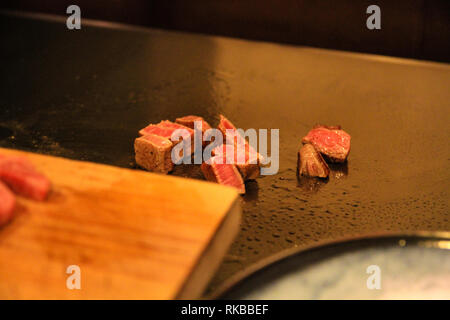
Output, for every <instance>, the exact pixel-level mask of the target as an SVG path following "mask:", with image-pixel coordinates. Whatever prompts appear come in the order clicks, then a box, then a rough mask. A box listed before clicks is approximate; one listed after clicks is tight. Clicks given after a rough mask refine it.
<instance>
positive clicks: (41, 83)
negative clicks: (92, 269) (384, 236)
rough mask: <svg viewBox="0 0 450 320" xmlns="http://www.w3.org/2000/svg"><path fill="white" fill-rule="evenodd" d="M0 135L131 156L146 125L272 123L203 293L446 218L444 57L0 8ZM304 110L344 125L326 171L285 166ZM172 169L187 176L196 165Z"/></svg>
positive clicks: (43, 148)
mask: <svg viewBox="0 0 450 320" xmlns="http://www.w3.org/2000/svg"><path fill="white" fill-rule="evenodd" d="M1 23H2V25H6V26H8V27H7V28H4V27H2V28H0V36H1V38H2V50H0V62H1V64H2V75H3V76H2V80H1V82H2V84H1V86H0V146H1V147H8V148H16V149H21V150H27V151H34V152H39V153H45V154H51V155H57V156H63V157H68V158H72V159H79V160H87V161H94V162H100V163H107V164H112V165H117V166H121V167H133V168H134V167H135V164H134V160H133V156H134V153H133V141H134V138H135V137H136V135H137V131H138V130H139V129H140V128H142V127H144V126H145V125H147V124H148V123H151V122H158V121H160V120H162V119H169V120H174V119H175V118H176V117H179V116H184V115H187V114H197V115H200V116H203V117H205V119H206V120H207V121H209V122H210V123H211V124H212V125H216V124H217V120H218V115H219V114H221V113H222V114H224V115H226V116H227V117H228V118H229V119H231V120H232V121H233V122H234V123H235V124H236V126H238V127H240V128H244V129H247V128H255V129H259V128H268V129H270V128H277V129H280V168H279V172H278V174H276V175H273V176H266V177H262V178H260V179H258V180H256V181H252V182H249V183H247V185H246V187H247V194H246V195H245V196H243V197H242V207H243V212H244V216H243V223H242V227H241V232H240V234H239V235H238V237H237V239H236V240H235V242H234V244H233V245H232V247H231V249H230V251H229V253H228V255H227V257H226V259H225V261H224V262H223V264H222V266H221V268H220V269H219V271H218V273H217V275H216V277H215V279H214V280H213V281H212V283H211V285H210V289H209V290H208V292H212V291H214V290H215V289H216V288H218V287H219V286H220V285H221V284H222V283H224V282H225V281H226V280H227V279H229V278H230V277H232V276H233V275H234V274H236V273H238V272H240V271H242V270H245V269H246V268H249V267H251V266H252V265H254V264H255V263H258V262H259V261H261V260H262V259H264V258H266V257H269V256H271V255H273V254H276V253H277V252H280V251H282V250H284V249H288V248H306V247H308V246H310V245H312V244H315V243H318V242H321V243H322V242H327V241H334V240H337V239H341V238H343V237H355V236H363V235H365V234H368V233H374V232H387V231H392V232H406V231H417V230H422V231H435V230H441V231H448V230H450V221H449V218H450V217H449V211H450V210H449V189H450V179H449V178H450V174H449V172H450V148H449V144H448V141H449V138H450V130H449V127H448V123H449V120H450V117H449V115H450V113H449V108H450V91H449V85H450V66H449V65H447V64H439V63H431V62H417V61H413V60H405V59H397V58H388V57H382V56H372V55H363V54H351V53H343V52H337V51H327V50H317V49H310V48H305V47H295V46H286V45H278V44H271V43H262V42H251V41H243V40H232V39H227V38H220V37H211V36H201V35H193V34H187V33H175V32H165V31H158V30H142V29H134V28H123V27H118V26H116V25H109V24H107V23H103V24H101V25H99V24H94V25H89V24H85V25H84V26H83V28H82V30H80V31H77V32H67V29H66V28H65V21H64V20H42V19H30V18H25V17H17V16H8V15H1ZM315 123H324V124H330V125H333V124H340V125H342V126H343V128H344V129H345V130H346V131H347V132H349V133H350V134H351V135H352V148H351V152H350V156H349V161H348V163H347V164H345V165H335V166H333V167H331V169H332V173H331V177H330V180H329V181H328V182H325V183H324V182H317V183H314V184H311V183H308V182H305V181H304V180H300V181H299V180H298V179H297V177H296V161H297V151H298V149H299V147H300V145H301V143H300V140H301V138H302V137H303V136H304V135H305V134H306V133H307V132H308V130H309V129H310V128H311V127H312V126H313V125H314V124H315ZM173 174H174V175H181V176H189V177H193V178H198V179H203V177H202V174H201V172H200V169H199V167H198V166H191V167H177V168H176V170H175V172H174V173H173Z"/></svg>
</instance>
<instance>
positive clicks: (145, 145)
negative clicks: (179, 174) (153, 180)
mask: <svg viewBox="0 0 450 320" xmlns="http://www.w3.org/2000/svg"><path fill="white" fill-rule="evenodd" d="M172 147H173V143H172V142H171V141H170V140H169V139H167V138H164V137H160V136H158V135H155V134H147V135H145V136H142V137H140V138H137V139H136V140H135V141H134V151H135V153H136V163H137V164H138V165H139V166H141V167H142V168H144V169H146V170H148V171H152V172H160V173H168V172H170V171H172V170H173V162H172V158H171V151H172Z"/></svg>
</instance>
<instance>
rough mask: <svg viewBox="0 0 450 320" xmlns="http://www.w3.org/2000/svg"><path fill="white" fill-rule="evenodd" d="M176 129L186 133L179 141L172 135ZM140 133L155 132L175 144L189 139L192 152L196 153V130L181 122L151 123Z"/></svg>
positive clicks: (142, 134)
mask: <svg viewBox="0 0 450 320" xmlns="http://www.w3.org/2000/svg"><path fill="white" fill-rule="evenodd" d="M176 130H185V134H183V136H182V138H181V137H179V138H178V141H172V139H171V138H172V135H173V133H174V132H175V131H176ZM139 134H140V135H141V136H145V135H149V134H153V135H157V136H160V137H162V138H166V139H168V140H170V141H171V142H172V143H173V145H174V146H175V145H177V144H178V143H180V142H181V141H187V140H189V142H190V143H191V154H192V153H194V130H192V129H191V128H188V127H186V126H183V125H181V124H179V123H174V122H171V121H169V120H163V121H161V122H160V123H158V124H150V125H148V126H147V127H145V128H144V129H141V130H140V131H139Z"/></svg>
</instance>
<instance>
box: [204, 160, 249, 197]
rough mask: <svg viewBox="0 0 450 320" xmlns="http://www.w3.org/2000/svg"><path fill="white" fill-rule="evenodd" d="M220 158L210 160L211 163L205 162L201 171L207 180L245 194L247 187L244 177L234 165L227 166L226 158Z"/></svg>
mask: <svg viewBox="0 0 450 320" xmlns="http://www.w3.org/2000/svg"><path fill="white" fill-rule="evenodd" d="M219 158H221V157H219V156H215V157H212V158H211V159H209V162H210V163H207V162H203V164H202V165H201V169H202V172H203V175H204V176H205V178H206V180H208V181H212V182H217V183H219V184H221V185H224V186H229V187H233V188H236V190H237V191H238V193H240V194H244V193H245V185H244V181H243V180H242V177H241V175H240V173H239V171H238V170H237V168H236V166H235V165H233V164H227V163H226V159H225V158H221V160H222V161H221V162H220V161H218V160H219Z"/></svg>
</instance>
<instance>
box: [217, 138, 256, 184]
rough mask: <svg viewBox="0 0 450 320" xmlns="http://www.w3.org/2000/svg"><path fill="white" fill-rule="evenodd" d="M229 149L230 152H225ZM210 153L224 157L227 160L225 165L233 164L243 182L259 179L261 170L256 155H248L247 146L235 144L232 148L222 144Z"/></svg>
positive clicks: (248, 148) (248, 149) (248, 146)
mask: <svg viewBox="0 0 450 320" xmlns="http://www.w3.org/2000/svg"><path fill="white" fill-rule="evenodd" d="M233 148H234V150H233ZM244 148H245V149H244ZM230 149H231V151H232V152H227V150H230ZM212 153H213V155H214V156H222V157H224V158H225V159H227V163H230V164H234V165H235V166H236V167H237V168H238V170H239V172H240V173H241V175H242V178H243V179H244V181H247V180H254V179H256V178H258V177H259V174H260V170H261V169H260V166H259V164H258V159H257V153H256V152H255V153H253V154H252V155H251V154H250V145H249V144H245V145H242V144H241V145H239V144H235V145H234V146H233V145H230V144H222V145H220V146H217V147H216V148H214V149H213V151H212ZM232 155H233V156H234V157H233V156H232Z"/></svg>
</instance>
